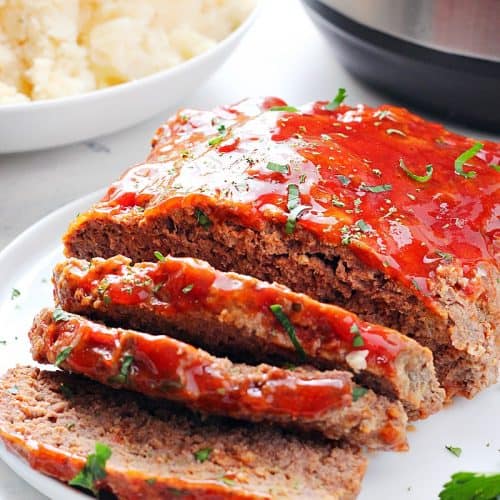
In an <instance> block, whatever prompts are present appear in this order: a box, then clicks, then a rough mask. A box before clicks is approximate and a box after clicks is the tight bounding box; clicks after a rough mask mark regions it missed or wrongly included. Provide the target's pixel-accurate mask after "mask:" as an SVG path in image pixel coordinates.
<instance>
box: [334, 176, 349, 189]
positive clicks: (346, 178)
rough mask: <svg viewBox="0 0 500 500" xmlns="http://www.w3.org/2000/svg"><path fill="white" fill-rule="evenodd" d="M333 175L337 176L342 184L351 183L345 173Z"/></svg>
mask: <svg viewBox="0 0 500 500" xmlns="http://www.w3.org/2000/svg"><path fill="white" fill-rule="evenodd" d="M335 177H337V179H338V180H339V181H340V184H342V186H348V185H349V184H350V183H351V179H349V177H346V176H345V175H336V176H335Z"/></svg>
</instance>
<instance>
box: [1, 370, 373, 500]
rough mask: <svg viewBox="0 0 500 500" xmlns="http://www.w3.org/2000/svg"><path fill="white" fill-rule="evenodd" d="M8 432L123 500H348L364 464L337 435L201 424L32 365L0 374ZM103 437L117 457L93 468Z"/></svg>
mask: <svg viewBox="0 0 500 500" xmlns="http://www.w3.org/2000/svg"><path fill="white" fill-rule="evenodd" d="M0 438H1V439H2V440H3V442H4V443H5V444H6V446H7V447H8V448H9V449H10V450H12V451H13V452H14V453H17V454H18V455H20V456H21V457H23V458H24V459H25V460H27V461H28V462H29V463H30V465H31V466H32V467H33V468H34V469H37V470H39V471H40V472H43V473H44V474H47V475H49V476H53V477H55V478H57V479H59V480H61V481H64V482H68V481H70V480H71V479H73V478H75V476H76V475H77V474H78V473H79V472H87V476H88V473H89V472H93V473H94V477H93V478H92V477H91V478H90V479H95V482H94V481H89V483H90V484H89V487H93V488H95V489H96V490H106V491H109V492H113V493H114V494H115V495H116V496H117V497H118V499H120V500H122V499H123V500H136V499H146V498H147V499H148V500H156V499H158V500H160V499H163V500H164V499H169V498H186V499H194V498H196V499H215V498H218V499H229V498H231V499H247V500H249V499H271V498H276V499H278V498H280V499H281V498H287V499H311V498H315V499H316V498H317V499H338V500H348V499H354V498H355V497H356V495H357V493H358V491H359V488H360V482H361V479H362V477H363V474H364V471H365V466H366V462H365V459H364V458H363V457H362V456H361V455H360V453H359V452H357V451H355V450H353V449H350V448H348V447H345V446H344V447H338V446H335V445H334V443H332V442H327V441H322V440H312V439H310V438H306V437H300V436H295V435H292V434H289V433H287V432H286V431H283V430H280V429H276V428H273V427H272V426H269V425H266V426H259V425H255V424H246V425H245V424H241V423H239V424H236V423H234V422H232V421H225V420H221V419H208V420H204V421H203V422H201V421H200V420H198V419H196V418H194V417H193V416H192V415H189V416H188V415H184V414H182V413H180V412H179V411H178V410H177V409H175V408H170V407H169V406H168V405H166V403H164V402H158V401H153V400H148V399H146V398H143V397H142V396H140V395H137V394H131V393H128V392H126V391H115V390H112V389H109V388H106V387H104V386H101V385H99V384H96V383H94V382H91V381H88V380H84V379H82V378H79V377H77V376H75V375H70V374H66V373H63V372H43V371H40V370H38V369H36V368H26V367H18V368H15V369H12V370H9V371H8V372H7V373H6V374H5V375H4V376H3V378H2V379H1V380H0ZM96 443H101V445H100V447H101V448H103V447H107V449H108V451H110V452H111V457H110V458H109V459H108V460H107V461H104V464H103V463H102V462H97V461H94V465H95V463H96V462H97V463H98V465H100V466H101V468H97V467H94V468H87V470H85V463H86V457H87V456H91V455H92V454H93V453H94V448H95V447H96ZM101 458H102V455H101ZM104 458H106V457H104ZM97 472H100V473H99V474H97Z"/></svg>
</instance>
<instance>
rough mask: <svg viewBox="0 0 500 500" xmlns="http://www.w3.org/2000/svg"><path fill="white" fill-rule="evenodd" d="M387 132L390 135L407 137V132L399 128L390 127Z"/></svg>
mask: <svg viewBox="0 0 500 500" xmlns="http://www.w3.org/2000/svg"><path fill="white" fill-rule="evenodd" d="M385 132H386V133H387V134H389V135H392V134H397V135H401V136H403V137H406V134H405V133H404V132H403V131H402V130H399V129H397V128H388V129H387V130H386V131H385Z"/></svg>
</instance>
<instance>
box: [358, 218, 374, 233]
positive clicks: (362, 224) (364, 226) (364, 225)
mask: <svg viewBox="0 0 500 500" xmlns="http://www.w3.org/2000/svg"><path fill="white" fill-rule="evenodd" d="M356 226H358V227H359V229H360V230H361V231H363V233H369V232H370V231H373V228H372V227H371V226H370V224H367V223H366V222H365V221H364V220H363V219H359V220H358V221H356Z"/></svg>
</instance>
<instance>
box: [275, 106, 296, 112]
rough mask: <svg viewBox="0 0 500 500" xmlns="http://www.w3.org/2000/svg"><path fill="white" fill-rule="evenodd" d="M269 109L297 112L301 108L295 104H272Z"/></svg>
mask: <svg viewBox="0 0 500 500" xmlns="http://www.w3.org/2000/svg"><path fill="white" fill-rule="evenodd" d="M269 111H287V112H288V113H297V112H298V111H299V110H298V109H297V108H296V107H295V106H272V107H271V108H269Z"/></svg>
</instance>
